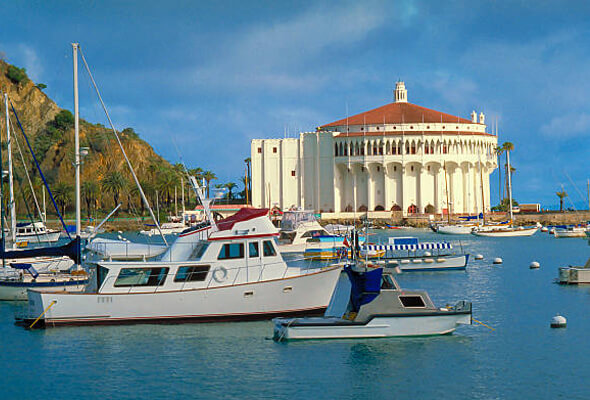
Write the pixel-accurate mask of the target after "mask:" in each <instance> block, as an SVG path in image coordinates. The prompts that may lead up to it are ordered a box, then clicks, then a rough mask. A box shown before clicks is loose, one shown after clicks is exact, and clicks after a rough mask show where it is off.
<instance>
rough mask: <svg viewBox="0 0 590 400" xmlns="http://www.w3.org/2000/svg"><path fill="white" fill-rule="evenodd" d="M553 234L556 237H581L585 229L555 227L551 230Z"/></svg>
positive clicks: (584, 234)
mask: <svg viewBox="0 0 590 400" xmlns="http://www.w3.org/2000/svg"><path fill="white" fill-rule="evenodd" d="M553 236H554V237H556V238H558V239H567V238H583V237H586V230H585V229H581V230H560V229H556V230H555V231H554V232H553Z"/></svg>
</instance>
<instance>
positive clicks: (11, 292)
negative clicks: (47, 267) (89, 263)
mask: <svg viewBox="0 0 590 400" xmlns="http://www.w3.org/2000/svg"><path fill="white" fill-rule="evenodd" d="M19 261H21V262H22V261H23V260H19ZM17 265H25V264H13V266H17ZM27 265H32V266H34V265H35V264H34V263H31V264H27ZM6 269H7V270H10V272H9V271H2V274H1V277H0V300H2V301H26V300H27V290H29V289H35V290H38V291H41V292H47V291H64V292H82V291H83V290H84V289H85V288H86V285H87V284H88V275H87V274H86V272H85V271H84V270H80V271H79V272H77V273H71V272H57V271H56V272H43V273H38V274H30V273H25V272H24V271H19V270H16V269H14V268H6Z"/></svg>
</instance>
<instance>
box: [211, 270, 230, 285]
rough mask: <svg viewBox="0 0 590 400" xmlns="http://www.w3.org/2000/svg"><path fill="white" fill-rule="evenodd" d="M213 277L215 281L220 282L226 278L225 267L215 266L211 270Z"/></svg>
mask: <svg viewBox="0 0 590 400" xmlns="http://www.w3.org/2000/svg"><path fill="white" fill-rule="evenodd" d="M213 279H215V282H217V283H222V282H224V281H225V280H226V279H227V268H225V267H217V268H215V271H213Z"/></svg>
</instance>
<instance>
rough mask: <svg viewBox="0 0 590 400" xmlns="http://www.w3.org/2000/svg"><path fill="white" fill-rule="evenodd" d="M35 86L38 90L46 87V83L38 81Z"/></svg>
mask: <svg viewBox="0 0 590 400" xmlns="http://www.w3.org/2000/svg"><path fill="white" fill-rule="evenodd" d="M35 87H36V88H37V89H39V90H43V89H47V85H46V84H44V83H38V84H36V85H35Z"/></svg>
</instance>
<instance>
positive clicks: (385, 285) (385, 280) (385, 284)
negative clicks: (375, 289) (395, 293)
mask: <svg viewBox="0 0 590 400" xmlns="http://www.w3.org/2000/svg"><path fill="white" fill-rule="evenodd" d="M381 289H395V284H394V283H393V279H392V278H391V276H389V275H383V276H382V278H381Z"/></svg>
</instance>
